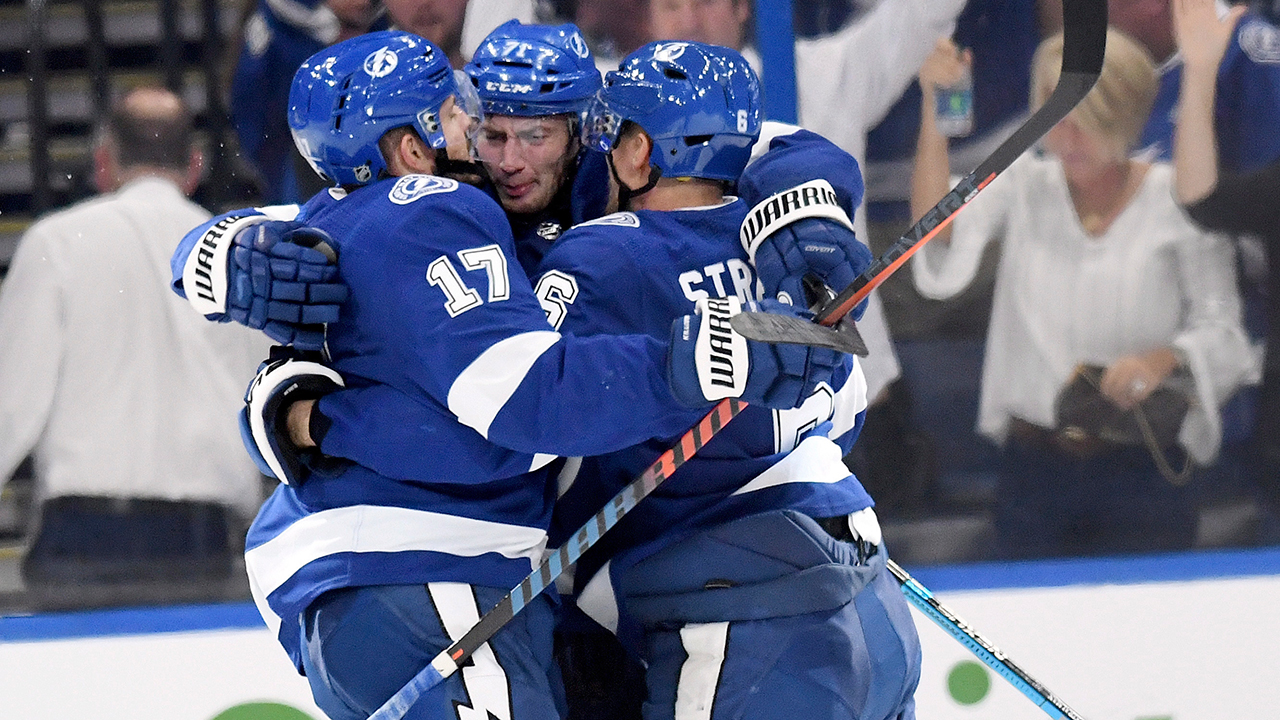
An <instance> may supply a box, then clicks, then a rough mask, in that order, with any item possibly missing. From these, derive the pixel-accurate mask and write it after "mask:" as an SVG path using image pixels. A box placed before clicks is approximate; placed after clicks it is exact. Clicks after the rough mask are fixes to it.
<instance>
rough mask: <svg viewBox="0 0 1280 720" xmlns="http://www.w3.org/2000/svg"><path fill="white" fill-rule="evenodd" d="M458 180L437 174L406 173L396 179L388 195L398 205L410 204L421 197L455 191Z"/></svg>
mask: <svg viewBox="0 0 1280 720" xmlns="http://www.w3.org/2000/svg"><path fill="white" fill-rule="evenodd" d="M457 189H458V181H457V180H450V179H449V178H442V177H436V176H435V175H405V176H404V177H402V178H400V179H399V180H397V181H396V184H395V185H394V186H392V188H391V192H390V193H389V194H388V195H387V197H389V198H390V199H391V202H393V203H395V204H397V205H408V204H409V203H411V202H413V201H414V200H417V199H419V198H424V197H426V196H428V195H435V194H437V193H447V192H453V191H454V190H457Z"/></svg>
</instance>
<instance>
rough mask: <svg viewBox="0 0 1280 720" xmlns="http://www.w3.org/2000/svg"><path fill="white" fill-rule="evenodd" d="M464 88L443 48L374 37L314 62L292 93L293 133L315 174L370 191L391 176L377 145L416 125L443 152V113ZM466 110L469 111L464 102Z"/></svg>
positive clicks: (387, 34)
mask: <svg viewBox="0 0 1280 720" xmlns="http://www.w3.org/2000/svg"><path fill="white" fill-rule="evenodd" d="M458 93H459V88H458V84H457V81H456V80H455V78H454V74H453V70H452V68H451V67H450V66H449V60H448V58H447V57H445V54H444V52H443V51H442V50H440V48H438V47H436V46H435V45H433V44H432V43H431V42H430V41H428V40H425V39H423V38H421V37H418V36H417V35H413V34H410V33H406V32H399V31H392V30H387V31H382V32H373V33H368V34H365V35H359V36H357V37H354V38H351V39H350V40H345V41H343V42H340V43H338V44H336V45H333V46H331V47H328V48H325V49H324V50H321V51H320V52H318V53H316V54H315V55H312V56H311V57H310V58H308V59H307V61H306V62H304V63H303V64H302V67H300V68H298V72H297V73H295V74H294V76H293V86H292V87H291V88H290V89H289V129H290V131H291V132H292V133H293V141H294V143H295V144H296V145H297V146H298V152H299V153H301V154H302V156H303V157H305V158H306V159H307V162H309V163H310V164H311V167H312V169H314V170H315V171H316V172H317V173H319V174H320V175H321V176H322V177H324V178H325V179H326V180H329V181H330V182H333V183H336V184H338V185H363V184H366V183H369V182H372V181H374V180H377V179H378V178H379V177H380V176H381V174H382V173H383V172H384V171H385V170H386V169H387V166H386V161H385V160H384V159H383V157H382V152H381V151H380V150H379V149H378V140H379V139H380V138H381V137H382V136H383V135H384V134H385V133H386V132H387V131H388V130H392V129H394V128H398V127H404V126H412V127H413V128H414V129H415V130H417V132H418V135H419V136H420V137H421V138H422V140H423V141H424V142H426V143H427V144H428V145H430V146H431V147H432V148H436V149H439V148H443V147H444V146H445V137H444V132H443V127H442V125H441V117H440V107H441V106H442V105H443V104H444V103H445V101H446V100H448V99H449V98H450V97H454V96H455V95H458ZM460 103H461V104H462V105H466V103H465V102H462V100H461V99H460Z"/></svg>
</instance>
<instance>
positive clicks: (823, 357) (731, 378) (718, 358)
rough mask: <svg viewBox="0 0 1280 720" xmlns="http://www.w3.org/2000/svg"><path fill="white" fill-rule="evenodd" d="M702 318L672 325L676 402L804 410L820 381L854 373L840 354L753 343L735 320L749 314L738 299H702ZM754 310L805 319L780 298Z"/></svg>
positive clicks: (669, 372)
mask: <svg viewBox="0 0 1280 720" xmlns="http://www.w3.org/2000/svg"><path fill="white" fill-rule="evenodd" d="M697 308H698V314H697V315H686V316H684V317H681V318H676V320H675V322H674V323H672V326H671V349H670V351H669V353H668V358H667V377H668V380H669V382H670V383H671V391H672V393H673V394H674V395H675V397H676V399H677V400H679V401H680V402H681V403H683V404H685V405H688V406H689V407H698V406H701V405H705V404H706V403H708V402H714V401H717V400H722V399H724V398H733V397H736V398H741V399H742V400H745V401H747V402H748V403H751V404H753V405H763V406H765V407H770V408H776V409H781V410H786V409H790V408H794V407H799V406H800V404H801V403H803V402H804V400H805V399H806V398H808V397H809V396H810V395H811V394H813V391H814V390H815V389H816V388H817V386H818V385H819V384H820V383H826V384H827V385H830V386H832V387H835V386H838V385H839V381H838V379H837V380H833V377H835V376H837V375H839V374H841V373H845V374H847V373H848V372H849V366H850V364H851V362H852V361H851V359H850V356H849V355H846V354H844V353H841V352H837V351H835V350H831V349H828V348H820V347H810V346H807V345H795V344H790V343H778V344H770V343H766V342H757V341H754V340H748V339H747V338H745V337H743V336H742V335H740V334H738V333H737V332H736V331H734V329H733V327H732V325H731V324H730V322H729V320H730V318H732V317H733V316H734V315H736V314H738V313H739V312H741V311H742V310H743V307H742V304H741V303H740V302H739V301H738V299H737V298H721V299H714V300H706V299H704V300H699V301H698V304H697ZM746 309H748V310H755V311H763V312H770V313H777V314H783V315H792V316H796V317H804V313H803V312H802V311H801V310H799V309H798V308H794V307H792V306H790V305H784V304H782V303H780V302H777V301H775V300H764V301H762V302H760V303H759V304H756V303H752V304H750V305H748V307H747V308H746Z"/></svg>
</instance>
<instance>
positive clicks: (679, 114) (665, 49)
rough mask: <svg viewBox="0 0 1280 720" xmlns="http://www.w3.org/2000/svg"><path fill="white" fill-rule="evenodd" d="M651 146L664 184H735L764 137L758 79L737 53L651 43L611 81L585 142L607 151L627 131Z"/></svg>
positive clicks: (592, 115) (595, 107) (693, 44)
mask: <svg viewBox="0 0 1280 720" xmlns="http://www.w3.org/2000/svg"><path fill="white" fill-rule="evenodd" d="M626 121H631V122H633V123H635V124H637V125H639V126H640V127H641V128H642V129H643V130H644V131H645V133H647V134H648V135H649V137H650V138H652V139H653V143H654V152H653V153H652V155H651V156H650V161H651V162H652V163H653V164H654V165H656V166H657V167H658V168H659V169H660V170H661V171H662V174H663V175H664V176H665V177H700V178H709V179H713V180H726V181H734V180H737V179H738V176H739V175H741V174H742V169H743V168H745V167H746V166H747V160H749V159H750V157H751V146H752V145H753V144H754V143H755V141H756V139H757V138H759V137H760V123H761V119H760V80H759V78H757V77H756V74H755V71H753V70H752V69H751V66H750V65H748V64H747V61H746V59H744V58H743V57H742V55H740V54H739V53H738V52H736V51H734V50H730V49H729V48H725V47H720V46H717V45H707V44H704V43H697V42H667V41H660V42H653V43H649V44H648V45H645V46H644V47H642V48H640V49H639V50H636V51H635V52H633V53H631V54H630V55H628V56H627V57H626V59H624V60H623V61H622V64H621V65H620V66H619V68H618V69H617V70H615V71H613V72H610V73H608V74H607V75H606V76H605V81H604V88H602V89H601V90H600V93H599V95H598V96H597V100H596V102H595V104H594V105H593V106H592V108H591V110H590V111H589V112H588V116H587V120H586V124H585V126H584V140H583V143H584V144H585V145H586V146H587V147H588V148H592V149H596V150H600V151H601V152H609V151H610V150H612V149H613V148H614V146H615V145H616V143H617V141H618V135H619V133H621V131H622V127H623V124H624V123H625V122H626Z"/></svg>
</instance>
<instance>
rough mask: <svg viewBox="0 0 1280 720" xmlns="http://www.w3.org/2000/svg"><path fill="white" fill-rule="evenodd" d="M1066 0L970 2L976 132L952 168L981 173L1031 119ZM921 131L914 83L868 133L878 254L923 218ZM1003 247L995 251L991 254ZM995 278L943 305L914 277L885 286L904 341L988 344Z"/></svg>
mask: <svg viewBox="0 0 1280 720" xmlns="http://www.w3.org/2000/svg"><path fill="white" fill-rule="evenodd" d="M1061 23H1062V2H1061V0H969V1H968V2H966V3H965V7H964V11H963V12H961V13H960V16H959V17H958V18H957V19H956V29H955V33H954V34H953V35H952V38H953V39H954V40H955V42H956V43H957V44H958V45H960V46H961V47H964V48H966V49H969V50H971V51H972V53H973V64H972V73H973V77H972V83H973V130H972V131H971V132H969V133H968V134H966V135H964V136H961V137H957V138H954V139H952V140H951V141H950V143H949V144H948V149H949V151H950V156H951V157H950V159H951V166H952V167H953V168H955V169H956V171H957V173H959V174H964V173H966V172H968V171H970V170H972V169H973V168H975V167H977V166H978V164H979V163H981V162H982V160H983V159H985V158H986V157H987V156H988V155H990V154H991V153H992V152H993V151H994V150H995V149H996V147H998V146H999V145H1000V143H1002V142H1004V140H1005V138H1007V137H1008V136H1009V135H1010V134H1012V133H1013V131H1014V130H1015V129H1017V128H1018V126H1019V125H1021V124H1022V122H1023V121H1024V120H1025V119H1026V116H1027V97H1028V96H1029V95H1030V86H1031V75H1030V69H1031V56H1032V54H1033V53H1034V52H1035V49H1036V45H1038V44H1039V42H1040V41H1041V40H1042V39H1043V38H1046V37H1049V36H1050V35H1053V34H1054V33H1056V32H1058V31H1059V30H1061ZM919 130H920V89H919V87H918V85H917V84H915V83H911V85H910V86H909V87H907V88H906V90H905V92H903V93H902V94H901V97H899V98H897V102H895V103H894V105H893V107H892V108H891V109H890V110H889V111H888V112H887V113H886V114H885V116H884V119H883V120H881V121H880V122H879V124H877V125H876V126H875V127H874V128H872V129H871V130H870V131H869V133H868V138H867V162H866V168H865V173H866V177H867V219H868V225H869V229H870V231H871V234H870V236H869V238H868V240H869V242H870V243H871V246H872V248H873V249H875V250H876V251H878V252H882V251H883V250H884V249H887V248H888V247H889V245H890V244H892V243H893V241H895V240H897V239H898V238H899V237H900V236H901V235H902V233H903V232H905V231H906V229H907V228H908V227H910V225H911V223H913V222H914V221H915V220H916V217H915V216H912V215H911V214H910V207H909V205H910V203H909V199H910V195H911V164H912V156H913V155H914V154H915V144H916V137H917V135H918V133H919ZM997 249H998V248H996V247H992V248H991V249H990V250H989V252H994V251H996V250H997ZM991 280H992V279H991V278H989V277H987V278H979V279H977V280H976V281H975V282H974V284H973V285H972V286H971V287H970V288H969V289H968V291H967V292H965V293H964V294H962V295H960V296H958V297H956V298H952V299H951V300H949V301H947V302H945V303H942V302H936V301H930V300H925V299H923V298H921V297H920V296H919V294H918V293H916V292H915V289H914V288H913V287H912V284H911V280H910V278H909V277H907V274H906V273H902V274H901V275H896V276H893V277H891V278H889V279H888V281H887V282H886V283H885V285H884V286H883V287H882V288H881V294H882V295H883V296H884V301H885V313H886V314H887V315H888V318H889V326H890V328H891V329H892V330H893V335H894V338H895V339H897V340H913V339H921V340H938V339H943V338H945V339H948V340H956V339H969V338H980V337H982V335H983V334H984V333H985V332H986V319H987V317H988V316H989V315H990V307H991Z"/></svg>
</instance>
